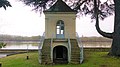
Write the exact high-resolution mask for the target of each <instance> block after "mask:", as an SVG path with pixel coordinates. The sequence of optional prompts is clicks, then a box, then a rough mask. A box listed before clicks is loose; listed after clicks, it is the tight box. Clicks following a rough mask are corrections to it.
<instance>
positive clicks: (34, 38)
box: [0, 35, 112, 42]
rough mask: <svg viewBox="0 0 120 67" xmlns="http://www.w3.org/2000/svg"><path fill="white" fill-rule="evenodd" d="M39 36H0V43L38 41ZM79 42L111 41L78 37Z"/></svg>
mask: <svg viewBox="0 0 120 67" xmlns="http://www.w3.org/2000/svg"><path fill="white" fill-rule="evenodd" d="M40 38H41V36H31V37H26V36H13V35H0V41H39V40H40ZM80 40H81V41H84V42H85V41H87V42H93V41H112V40H111V39H108V38H104V37H80Z"/></svg>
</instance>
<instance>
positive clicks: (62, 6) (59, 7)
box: [44, 0, 76, 12]
mask: <svg viewBox="0 0 120 67" xmlns="http://www.w3.org/2000/svg"><path fill="white" fill-rule="evenodd" d="M44 12H76V11H75V10H73V9H71V8H70V7H69V6H68V5H67V4H66V3H65V2H63V1H62V0H57V1H56V3H55V4H54V5H53V6H51V7H50V8H49V9H48V10H45V11H44Z"/></svg>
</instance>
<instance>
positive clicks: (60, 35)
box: [56, 20, 64, 38]
mask: <svg viewBox="0 0 120 67" xmlns="http://www.w3.org/2000/svg"><path fill="white" fill-rule="evenodd" d="M56 28H57V31H56V37H57V38H64V21H62V20H59V21H58V22H57V24H56Z"/></svg>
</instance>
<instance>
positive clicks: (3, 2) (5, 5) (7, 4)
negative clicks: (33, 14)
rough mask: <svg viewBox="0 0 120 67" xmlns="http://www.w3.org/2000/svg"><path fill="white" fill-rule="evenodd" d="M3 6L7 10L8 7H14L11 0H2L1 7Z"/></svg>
mask: <svg viewBox="0 0 120 67" xmlns="http://www.w3.org/2000/svg"><path fill="white" fill-rule="evenodd" d="M1 7H3V8H4V9H5V10H6V7H12V6H11V4H10V2H9V1H7V0H0V8H1Z"/></svg>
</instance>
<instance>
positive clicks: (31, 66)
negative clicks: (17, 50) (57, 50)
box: [0, 51, 120, 67]
mask: <svg viewBox="0 0 120 67" xmlns="http://www.w3.org/2000/svg"><path fill="white" fill-rule="evenodd" d="M84 53H85V59H84V63H83V64H65V65H40V64H39V63H38V52H30V53H29V54H28V55H29V58H30V59H29V60H26V54H17V55H12V56H8V57H5V58H1V59H0V62H1V63H2V67H120V58H114V57H110V56H107V52H97V51H96V52H93V51H85V52H84Z"/></svg>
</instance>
